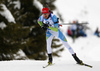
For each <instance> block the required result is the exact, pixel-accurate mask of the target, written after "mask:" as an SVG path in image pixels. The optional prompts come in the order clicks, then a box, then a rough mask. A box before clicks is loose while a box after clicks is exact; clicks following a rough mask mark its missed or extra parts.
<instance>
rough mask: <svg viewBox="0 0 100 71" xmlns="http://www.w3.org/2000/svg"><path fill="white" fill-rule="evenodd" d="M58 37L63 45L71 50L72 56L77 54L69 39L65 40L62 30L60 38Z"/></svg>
mask: <svg viewBox="0 0 100 71" xmlns="http://www.w3.org/2000/svg"><path fill="white" fill-rule="evenodd" d="M58 37H59V38H60V40H61V41H62V43H63V45H64V46H65V47H66V48H67V49H68V50H69V52H70V53H71V54H75V52H74V51H73V49H72V48H71V46H70V45H69V44H68V42H67V39H66V38H65V36H64V35H63V33H62V32H61V31H60V30H59V36H58Z"/></svg>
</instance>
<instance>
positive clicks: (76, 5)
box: [0, 0, 100, 71]
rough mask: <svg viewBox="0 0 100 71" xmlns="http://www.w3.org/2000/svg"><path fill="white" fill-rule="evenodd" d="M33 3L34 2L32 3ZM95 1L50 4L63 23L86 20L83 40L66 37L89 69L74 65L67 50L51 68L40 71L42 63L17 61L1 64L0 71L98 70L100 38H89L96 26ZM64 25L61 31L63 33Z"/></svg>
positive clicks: (60, 1) (67, 0) (97, 7)
mask: <svg viewBox="0 0 100 71" xmlns="http://www.w3.org/2000/svg"><path fill="white" fill-rule="evenodd" d="M35 1H36V0H35ZM99 3H100V2H99V0H56V2H55V3H54V4H55V5H56V6H57V10H59V11H60V13H61V14H62V17H63V18H64V22H69V21H73V20H76V19H77V20H79V22H82V21H88V22H89V25H88V26H89V27H90V28H91V30H88V31H87V35H88V36H87V37H86V38H84V37H80V38H78V39H77V40H76V42H75V43H74V44H73V42H72V39H71V38H70V37H68V36H66V38H67V40H68V43H69V44H70V45H71V46H72V48H73V49H74V51H75V52H76V53H77V55H78V57H79V58H80V59H81V60H82V61H83V62H85V63H87V64H90V65H92V66H93V68H89V67H85V66H80V65H77V64H76V62H75V61H74V59H73V58H72V56H71V55H70V53H69V51H68V50H67V48H65V50H64V51H63V52H61V53H60V54H61V57H60V58H58V57H54V63H55V65H53V66H50V67H48V68H45V69H44V68H42V66H44V65H46V64H47V60H45V61H37V60H20V61H19V60H18V61H15V60H14V61H1V62H0V71H99V70H100V38H98V37H96V36H94V35H93V32H94V30H95V29H96V27H97V26H98V27H100V24H99V23H100V21H99V18H100V14H99V13H100V8H99V7H100V4H99ZM66 29H67V26H62V27H61V30H62V31H63V33H64V34H65V31H66Z"/></svg>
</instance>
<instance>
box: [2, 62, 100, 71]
mask: <svg viewBox="0 0 100 71" xmlns="http://www.w3.org/2000/svg"><path fill="white" fill-rule="evenodd" d="M88 63H89V64H91V65H93V66H94V67H93V68H89V67H85V66H80V65H77V64H75V63H74V62H73V61H59V62H56V63H55V64H54V65H53V66H49V67H47V68H43V66H45V65H46V63H45V61H34V60H21V61H1V62H0V71H99V70H100V68H99V66H100V62H99V61H93V62H91V61H90V62H88Z"/></svg>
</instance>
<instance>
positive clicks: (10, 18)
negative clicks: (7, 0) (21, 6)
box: [0, 4, 15, 23]
mask: <svg viewBox="0 0 100 71" xmlns="http://www.w3.org/2000/svg"><path fill="white" fill-rule="evenodd" d="M0 6H2V8H3V10H4V11H0V14H1V15H2V16H4V17H5V18H6V19H7V20H8V22H14V23H15V19H14V17H13V16H12V14H11V12H10V11H9V10H8V9H7V7H6V6H5V5H4V4H0Z"/></svg>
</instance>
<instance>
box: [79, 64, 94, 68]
mask: <svg viewBox="0 0 100 71" xmlns="http://www.w3.org/2000/svg"><path fill="white" fill-rule="evenodd" d="M79 65H84V66H87V67H90V68H92V67H93V66H91V65H88V64H85V63H83V64H79Z"/></svg>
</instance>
